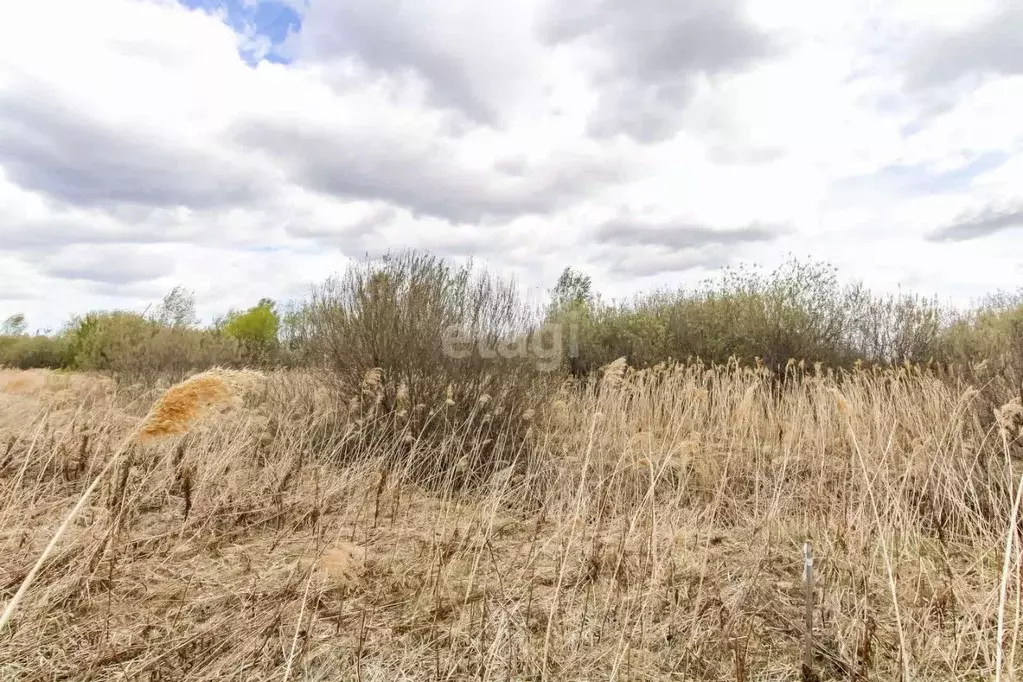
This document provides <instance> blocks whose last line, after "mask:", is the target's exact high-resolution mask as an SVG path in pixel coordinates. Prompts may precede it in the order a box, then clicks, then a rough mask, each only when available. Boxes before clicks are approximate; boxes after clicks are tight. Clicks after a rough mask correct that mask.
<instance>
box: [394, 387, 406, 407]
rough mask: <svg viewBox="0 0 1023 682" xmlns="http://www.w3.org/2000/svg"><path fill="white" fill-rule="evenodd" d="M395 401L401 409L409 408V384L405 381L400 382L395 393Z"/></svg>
mask: <svg viewBox="0 0 1023 682" xmlns="http://www.w3.org/2000/svg"><path fill="white" fill-rule="evenodd" d="M394 403H395V405H397V407H398V409H399V410H406V409H408V403H409V397H408V384H406V383H405V382H404V381H402V382H401V383H400V384H398V391H397V392H396V393H395V394H394Z"/></svg>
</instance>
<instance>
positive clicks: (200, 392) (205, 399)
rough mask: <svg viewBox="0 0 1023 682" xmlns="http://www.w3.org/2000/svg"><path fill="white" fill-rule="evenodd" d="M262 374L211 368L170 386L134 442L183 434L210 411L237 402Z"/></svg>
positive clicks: (144, 421) (146, 419)
mask: <svg viewBox="0 0 1023 682" xmlns="http://www.w3.org/2000/svg"><path fill="white" fill-rule="evenodd" d="M262 379H263V375H262V374H260V373H259V372H255V371H252V370H231V369H222V368H215V369H211V370H209V371H206V372H203V373H201V374H196V375H195V376H192V377H189V378H188V379H186V380H184V381H182V382H180V383H178V384H175V385H174V386H171V387H170V388H169V389H167V391H166V392H164V394H163V395H162V396H160V399H159V400H157V401H156V403H154V404H153V407H152V409H151V410H150V411H149V414H148V415H146V418H145V420H143V422H142V425H141V426H140V427H139V431H138V437H137V440H138V441H139V442H148V441H152V440H156V439H158V438H162V437H165V436H171V435H177V434H182V433H187V432H188V430H189V429H190V428H191V427H192V426H193V425H194V424H195V423H196V422H197V421H198V420H199V419H200V418H201V417H203V416H204V415H205V414H207V413H208V412H209V411H210V410H211V409H213V408H216V407H221V406H225V405H228V404H230V403H232V402H233V401H236V400H239V399H241V398H242V397H243V396H244V395H245V394H246V393H248V392H249V391H250V390H252V389H253V388H254V387H255V386H256V385H258V382H259V381H260V380H262Z"/></svg>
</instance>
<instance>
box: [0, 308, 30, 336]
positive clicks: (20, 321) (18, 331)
mask: <svg viewBox="0 0 1023 682" xmlns="http://www.w3.org/2000/svg"><path fill="white" fill-rule="evenodd" d="M27 330H28V323H26V322H25V315H24V313H15V314H14V315H11V316H10V317H8V318H7V319H6V320H4V321H3V323H2V324H0V336H22V335H23V334H24V333H25V332H26V331H27Z"/></svg>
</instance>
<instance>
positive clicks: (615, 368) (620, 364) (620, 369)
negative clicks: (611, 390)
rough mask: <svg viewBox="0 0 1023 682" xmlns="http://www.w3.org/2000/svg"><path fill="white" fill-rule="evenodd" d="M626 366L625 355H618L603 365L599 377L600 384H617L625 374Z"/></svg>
mask: <svg viewBox="0 0 1023 682" xmlns="http://www.w3.org/2000/svg"><path fill="white" fill-rule="evenodd" d="M627 368H628V365H627V364H626V360H625V357H624V356H623V357H620V358H618V359H617V360H614V361H613V362H609V363H608V364H607V365H605V366H604V374H603V376H602V377H601V379H600V383H601V385H602V386H617V385H618V384H620V383H621V381H622V379H623V377H624V376H625V370H626V369H627Z"/></svg>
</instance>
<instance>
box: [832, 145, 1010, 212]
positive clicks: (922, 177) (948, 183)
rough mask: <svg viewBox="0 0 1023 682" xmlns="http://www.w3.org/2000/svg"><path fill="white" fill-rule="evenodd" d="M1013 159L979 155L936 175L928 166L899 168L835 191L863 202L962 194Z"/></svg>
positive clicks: (847, 181) (844, 182)
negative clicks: (866, 198)
mask: <svg viewBox="0 0 1023 682" xmlns="http://www.w3.org/2000/svg"><path fill="white" fill-rule="evenodd" d="M1008 159H1009V154H1007V153H1005V152H998V151H989V152H985V153H982V154H979V155H978V156H977V157H976V158H974V159H973V160H972V161H970V162H969V163H966V164H963V165H962V166H959V167H958V168H953V169H952V170H948V171H943V172H938V173H935V172H932V171H929V170H928V169H927V167H926V166H911V165H905V164H897V165H892V166H887V167H885V168H882V169H881V170H879V171H878V172H876V173H871V174H869V175H857V176H852V177H848V178H844V179H841V180H838V181H836V182H835V183H834V185H833V190H834V191H835V192H836V194H837V195H839V196H842V197H843V198H848V199H854V198H855V200H862V199H863V197H864V195H878V194H883V195H894V196H909V195H917V196H919V195H927V194H942V193H945V192H958V191H963V190H966V189H967V188H969V186H970V183H971V182H972V181H973V179H974V178H975V177H977V176H978V175H981V174H983V173H986V172H988V171H991V170H994V169H995V168H998V167H999V166H1001V165H1002V164H1003V163H1005V162H1006V161H1007V160H1008Z"/></svg>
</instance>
